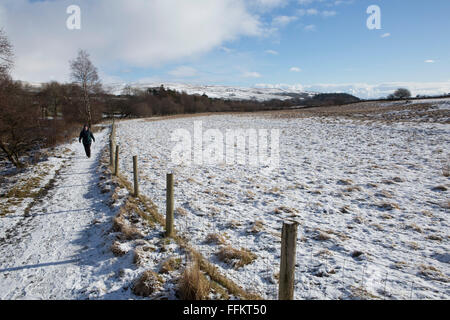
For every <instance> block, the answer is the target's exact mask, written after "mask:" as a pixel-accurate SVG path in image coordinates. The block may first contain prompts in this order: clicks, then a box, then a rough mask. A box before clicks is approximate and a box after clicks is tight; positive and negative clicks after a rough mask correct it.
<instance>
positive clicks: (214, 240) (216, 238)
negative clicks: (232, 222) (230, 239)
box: [205, 233, 226, 245]
mask: <svg viewBox="0 0 450 320" xmlns="http://www.w3.org/2000/svg"><path fill="white" fill-rule="evenodd" d="M205 242H206V243H209V244H217V245H223V244H225V243H226V240H225V238H224V237H223V236H222V235H221V234H218V233H210V234H208V235H207V236H206V239H205Z"/></svg>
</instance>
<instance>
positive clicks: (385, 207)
mask: <svg viewBox="0 0 450 320" xmlns="http://www.w3.org/2000/svg"><path fill="white" fill-rule="evenodd" d="M377 207H378V208H380V209H382V210H387V211H391V210H394V209H397V210H399V209H400V207H399V206H398V205H397V204H395V203H391V202H382V203H379V204H377Z"/></svg>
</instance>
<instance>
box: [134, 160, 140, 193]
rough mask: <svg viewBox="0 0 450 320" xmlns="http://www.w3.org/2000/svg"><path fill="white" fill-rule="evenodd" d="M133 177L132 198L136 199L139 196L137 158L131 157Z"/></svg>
mask: <svg viewBox="0 0 450 320" xmlns="http://www.w3.org/2000/svg"><path fill="white" fill-rule="evenodd" d="M133 177H134V196H135V197H137V196H139V181H138V163H137V156H133Z"/></svg>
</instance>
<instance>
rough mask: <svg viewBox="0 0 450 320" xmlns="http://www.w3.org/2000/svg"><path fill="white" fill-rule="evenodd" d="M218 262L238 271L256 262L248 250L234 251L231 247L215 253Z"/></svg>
mask: <svg viewBox="0 0 450 320" xmlns="http://www.w3.org/2000/svg"><path fill="white" fill-rule="evenodd" d="M217 257H218V258H219V260H220V261H223V262H225V263H228V264H231V265H232V266H233V267H234V268H235V269H239V268H241V267H243V266H245V265H248V264H250V263H252V262H253V261H255V260H256V258H257V256H256V255H255V254H254V253H252V252H250V251H249V250H248V249H244V248H241V249H235V248H233V247H231V246H225V247H222V248H220V250H219V251H218V252H217Z"/></svg>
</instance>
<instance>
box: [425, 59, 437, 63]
mask: <svg viewBox="0 0 450 320" xmlns="http://www.w3.org/2000/svg"><path fill="white" fill-rule="evenodd" d="M435 62H436V61H434V60H431V59H429V60H425V63H435Z"/></svg>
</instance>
